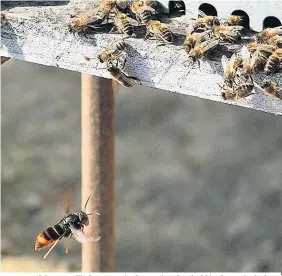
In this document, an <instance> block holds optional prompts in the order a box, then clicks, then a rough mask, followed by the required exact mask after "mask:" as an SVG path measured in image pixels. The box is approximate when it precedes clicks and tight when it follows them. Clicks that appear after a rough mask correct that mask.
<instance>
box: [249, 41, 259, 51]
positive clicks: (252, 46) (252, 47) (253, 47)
mask: <svg viewBox="0 0 282 276" xmlns="http://www.w3.org/2000/svg"><path fill="white" fill-rule="evenodd" d="M257 47H258V43H257V42H256V41H252V42H250V43H248V44H247V49H248V51H249V52H250V53H254V52H255V51H256V50H257Z"/></svg>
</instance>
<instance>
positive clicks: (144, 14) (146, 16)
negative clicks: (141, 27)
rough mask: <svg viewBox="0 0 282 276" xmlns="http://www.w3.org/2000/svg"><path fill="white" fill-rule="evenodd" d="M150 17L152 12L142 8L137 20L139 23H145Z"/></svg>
mask: <svg viewBox="0 0 282 276" xmlns="http://www.w3.org/2000/svg"><path fill="white" fill-rule="evenodd" d="M151 19H152V13H151V12H150V11H148V10H144V11H142V12H141V13H140V14H139V22H140V23H141V24H147V23H148V22H149V21H150V20H151Z"/></svg>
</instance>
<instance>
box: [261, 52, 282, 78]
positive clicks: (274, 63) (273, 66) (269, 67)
mask: <svg viewBox="0 0 282 276" xmlns="http://www.w3.org/2000/svg"><path fill="white" fill-rule="evenodd" d="M279 61H280V59H279V57H277V56H274V55H271V56H270V57H269V59H268V60H267V62H266V64H265V67H264V72H265V73H266V74H271V73H274V72H275V71H276V70H277V69H278V66H279Z"/></svg>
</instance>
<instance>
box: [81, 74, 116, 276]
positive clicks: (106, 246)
mask: <svg viewBox="0 0 282 276" xmlns="http://www.w3.org/2000/svg"><path fill="white" fill-rule="evenodd" d="M81 131H82V139H81V162H82V171H81V173H82V207H84V204H85V202H86V200H87V198H88V196H89V195H91V198H90V200H89V203H88V205H87V208H86V209H87V213H92V212H93V213H95V212H98V213H100V216H97V215H95V214H93V215H92V216H90V217H89V218H90V224H89V226H88V227H85V234H87V235H91V236H98V235H99V236H101V239H100V241H98V242H96V243H85V244H83V245H82V272H113V271H114V265H115V249H114V246H115V233H114V93H113V89H112V81H111V80H108V79H104V78H100V77H94V76H91V75H87V74H81ZM97 203H98V204H97Z"/></svg>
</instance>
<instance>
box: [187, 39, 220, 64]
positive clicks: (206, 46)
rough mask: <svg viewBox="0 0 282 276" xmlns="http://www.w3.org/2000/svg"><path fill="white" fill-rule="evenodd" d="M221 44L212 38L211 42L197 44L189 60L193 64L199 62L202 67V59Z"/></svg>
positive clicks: (190, 53)
mask: <svg viewBox="0 0 282 276" xmlns="http://www.w3.org/2000/svg"><path fill="white" fill-rule="evenodd" d="M218 44H219V40H218V39H216V38H212V39H210V40H206V41H203V42H201V43H197V44H196V45H195V47H194V48H193V49H192V50H191V51H190V52H189V58H190V59H191V60H192V62H193V63H195V62H197V63H198V65H200V59H201V58H202V57H203V56H204V55H205V54H206V53H208V52H209V51H211V50H213V49H214V48H216V47H217V46H218Z"/></svg>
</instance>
